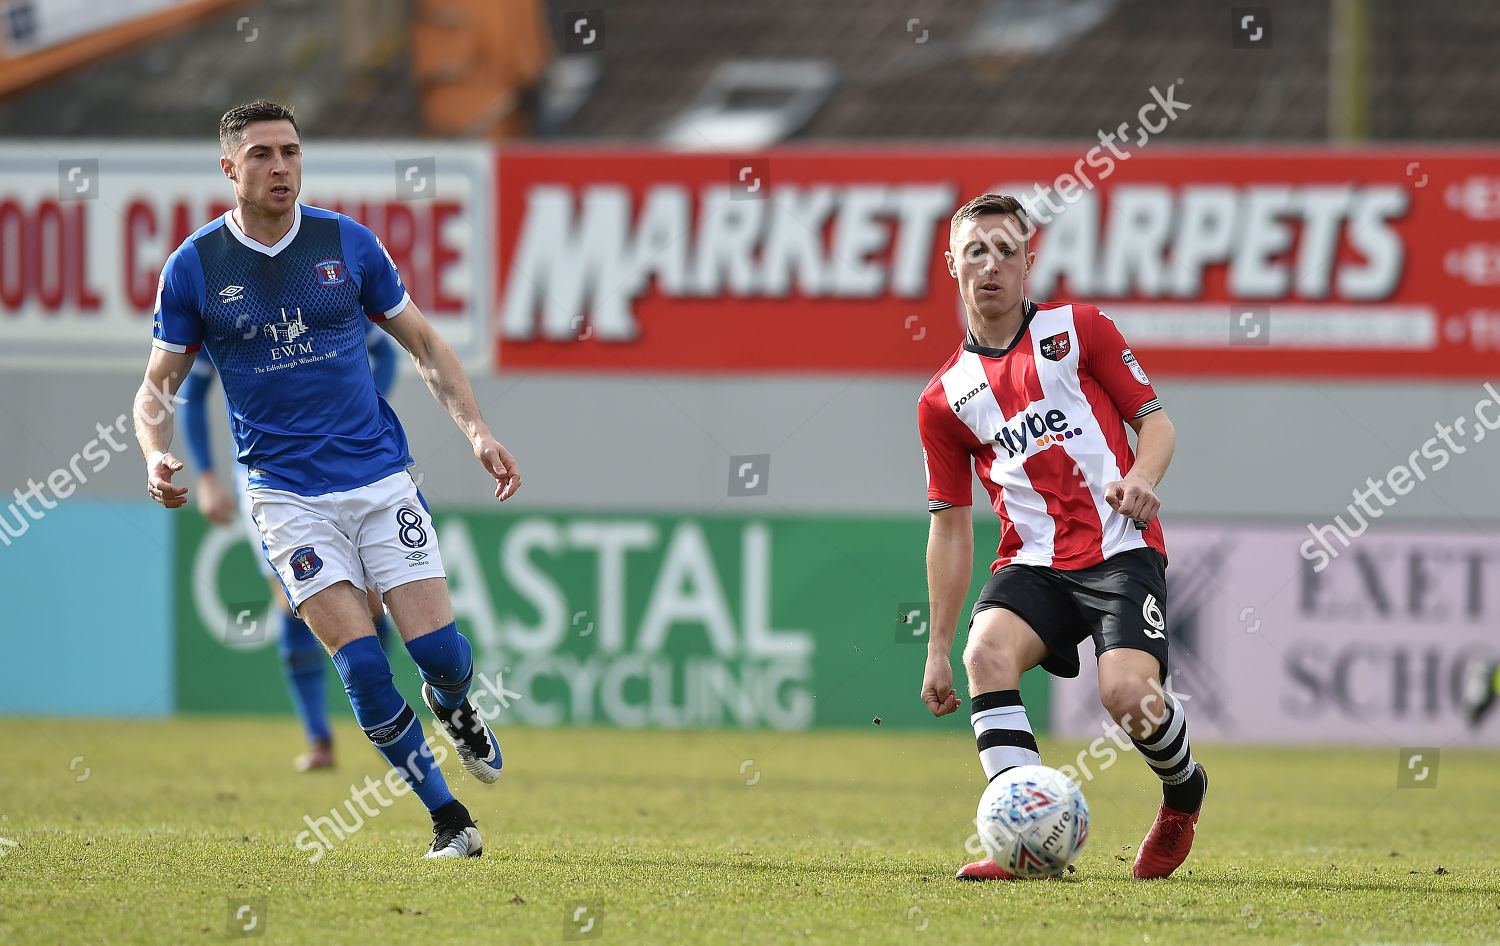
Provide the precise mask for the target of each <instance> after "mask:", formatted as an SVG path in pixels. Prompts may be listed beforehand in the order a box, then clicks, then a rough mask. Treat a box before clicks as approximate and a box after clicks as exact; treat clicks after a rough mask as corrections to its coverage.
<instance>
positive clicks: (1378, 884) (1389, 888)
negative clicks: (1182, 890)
mask: <svg viewBox="0 0 1500 946" xmlns="http://www.w3.org/2000/svg"><path fill="white" fill-rule="evenodd" d="M1432 876H1433V875H1431V874H1417V875H1413V879H1412V880H1409V881H1399V880H1390V881H1380V880H1359V881H1346V882H1339V881H1307V880H1282V879H1276V878H1271V879H1266V878H1258V877H1225V876H1223V875H1220V876H1214V877H1180V878H1173V879H1174V880H1176V881H1177V882H1178V883H1177V884H1176V885H1174V886H1202V887H1227V888H1238V887H1244V888H1253V889H1264V888H1266V887H1275V888H1279V889H1282V890H1322V891H1326V892H1328V893H1354V892H1360V893H1406V894H1411V893H1427V892H1440V893H1442V894H1443V895H1444V896H1448V895H1451V894H1463V893H1467V894H1476V895H1479V896H1485V897H1493V896H1496V895H1497V894H1500V885H1497V884H1452V883H1447V882H1439V884H1437V885H1435V886H1434V885H1426V884H1419V883H1416V882H1415V881H1416V880H1417V879H1418V878H1427V877H1432Z"/></svg>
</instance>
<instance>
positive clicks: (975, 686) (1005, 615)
mask: <svg viewBox="0 0 1500 946" xmlns="http://www.w3.org/2000/svg"><path fill="white" fill-rule="evenodd" d="M1046 656H1047V646H1046V644H1044V643H1042V639H1041V638H1040V637H1038V636H1037V634H1036V631H1034V630H1032V628H1031V625H1030V624H1027V623H1026V621H1025V620H1023V619H1022V618H1021V616H1020V615H1019V614H1016V613H1015V612H1014V611H1011V610H1009V609H1006V608H990V609H988V610H985V611H981V612H979V613H978V614H976V615H974V623H973V625H972V626H971V627H970V628H969V640H968V643H967V644H966V645H965V646H964V670H965V671H967V672H968V676H969V714H970V715H969V721H970V722H971V723H972V724H973V726H974V738H975V740H976V742H977V744H978V746H979V764H980V766H981V767H982V768H983V769H984V777H985V778H986V779H987V780H989V781H994V779H995V776H997V775H999V774H1000V773H1001V772H1004V771H1005V770H1006V769H1011V768H1015V767H1016V766H1018V765H1038V764H1040V763H1041V761H1042V757H1041V753H1040V750H1038V748H1037V744H1036V736H1035V735H1033V732H1032V728H1031V723H1030V721H1029V720H1028V719H1027V718H1026V707H1025V706H1024V705H1023V704H1022V702H1021V674H1023V673H1025V672H1026V671H1027V670H1030V669H1031V668H1032V667H1035V666H1036V665H1037V664H1040V663H1041V662H1042V660H1043V659H1044V658H1045V657H1046Z"/></svg>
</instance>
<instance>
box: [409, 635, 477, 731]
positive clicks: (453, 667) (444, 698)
mask: <svg viewBox="0 0 1500 946" xmlns="http://www.w3.org/2000/svg"><path fill="white" fill-rule="evenodd" d="M406 652H407V653H409V654H411V659H412V660H413V661H414V662H415V663H416V665H417V670H418V671H420V672H421V674H422V679H423V680H426V681H427V682H428V683H430V684H432V688H433V690H435V691H436V692H437V701H438V702H439V703H441V704H443V706H445V707H447V708H448V709H457V708H458V707H459V706H460V705H461V704H462V703H463V701H464V697H466V696H468V694H469V684H470V683H471V682H473V679H474V657H473V651H472V650H471V649H470V647H469V639H468V638H467V637H464V636H463V635H462V634H460V633H458V628H457V627H456V626H455V625H454V624H453V622H451V621H450V622H448V623H447V624H445V625H443V626H442V627H440V628H438V629H437V630H435V631H433V632H432V633H431V634H423V635H422V636H421V637H417V638H413V639H412V640H409V641H407V642H406Z"/></svg>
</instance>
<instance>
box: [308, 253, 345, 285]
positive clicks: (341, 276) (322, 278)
mask: <svg viewBox="0 0 1500 946" xmlns="http://www.w3.org/2000/svg"><path fill="white" fill-rule="evenodd" d="M313 268H314V269H316V270H317V271H318V282H319V283H321V284H323V285H325V286H342V285H343V284H344V283H345V282H346V281H347V280H348V279H349V276H348V274H346V273H345V272H344V261H343V260H341V259H325V260H322V261H320V262H318V263H316V264H315V265H314V266H313Z"/></svg>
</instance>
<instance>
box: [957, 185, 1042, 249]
mask: <svg viewBox="0 0 1500 946" xmlns="http://www.w3.org/2000/svg"><path fill="white" fill-rule="evenodd" d="M984 214H1008V215H1010V216H1011V217H1014V218H1015V221H1016V224H1017V225H1018V226H1019V227H1020V228H1021V234H1020V236H1021V240H1022V241H1023V243H1024V244H1025V248H1026V249H1030V243H1031V234H1032V227H1031V218H1030V217H1028V216H1027V215H1026V208H1025V207H1022V206H1021V202H1020V201H1019V200H1016V199H1015V198H1014V197H1012V196H1010V195H1009V194H980V195H979V196H978V197H975V198H974V199H973V200H971V201H969V202H968V203H967V204H964V205H963V206H962V207H960V208H958V210H956V211H954V213H953V223H952V224H951V225H950V226H949V228H948V233H949V236H950V237H951V236H952V234H954V233H957V232H958V228H959V225H960V224H962V223H963V222H964V221H965V220H973V219H974V218H976V217H980V216H983V215H984Z"/></svg>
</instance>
